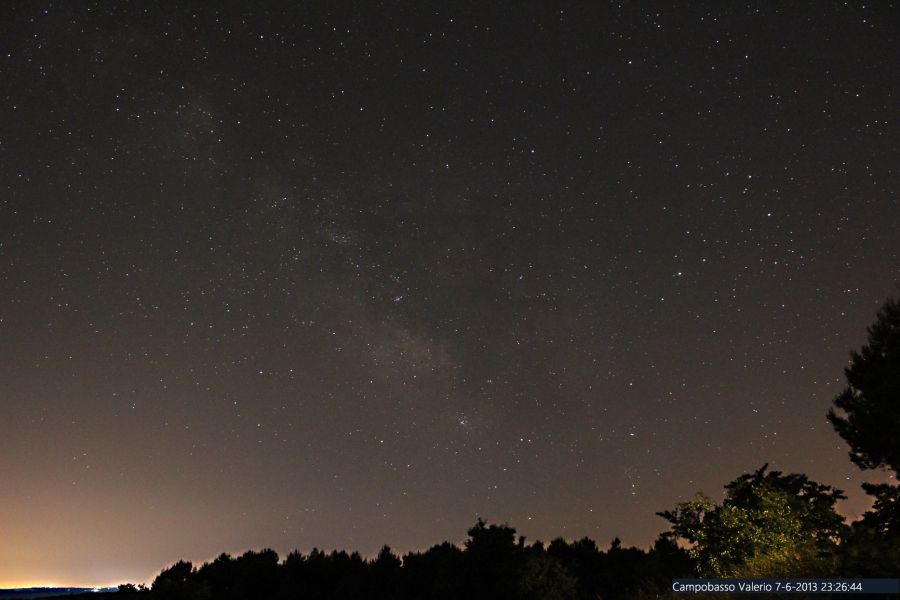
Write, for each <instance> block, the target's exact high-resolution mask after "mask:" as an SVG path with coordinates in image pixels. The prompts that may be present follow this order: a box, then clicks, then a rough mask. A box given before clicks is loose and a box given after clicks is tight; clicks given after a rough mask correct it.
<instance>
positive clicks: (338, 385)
mask: <svg viewBox="0 0 900 600" xmlns="http://www.w3.org/2000/svg"><path fill="white" fill-rule="evenodd" d="M176 4H179V5H180V7H178V8H176V7H175V5H176ZM262 4H263V3H254V2H233V3H224V4H222V5H219V3H212V2H196V3H192V2H179V3H156V2H130V3H126V2H4V3H3V4H2V8H0V103H2V108H0V290H2V294H0V409H2V410H0V587H9V586H14V585H28V584H80V585H94V584H105V583H116V582H121V581H126V580H130V581H148V580H150V579H152V577H153V576H154V575H155V574H156V573H158V571H159V569H160V568H162V567H163V566H166V565H168V564H171V563H173V562H174V561H176V560H177V559H179V558H185V559H190V560H194V561H201V562H202V561H203V560H206V559H209V558H211V557H213V556H215V555H217V554H218V553H220V552H223V551H227V552H232V553H234V552H242V551H244V550H247V549H249V548H262V547H272V548H274V549H276V550H277V551H279V552H280V553H282V554H284V553H285V552H287V551H289V550H291V549H293V548H299V549H301V550H303V551H309V550H310V549H311V548H312V547H313V546H318V547H320V548H323V547H324V548H326V549H331V548H347V549H356V550H359V551H360V552H361V553H363V554H364V555H371V554H374V553H375V552H376V551H377V550H378V548H380V546H381V545H382V544H384V543H387V544H390V545H391V546H392V547H393V548H394V549H395V550H396V551H400V552H403V551H408V550H415V549H423V548H426V547H428V546H430V545H431V544H434V543H438V542H440V541H443V540H450V541H453V542H459V541H461V540H462V539H463V538H464V537H465V531H466V529H467V528H468V527H469V526H471V525H472V524H473V523H474V522H475V520H476V518H477V517H478V516H481V517H485V518H487V519H489V520H491V521H493V522H505V521H508V522H509V523H510V524H511V525H512V526H514V527H516V528H517V529H518V530H519V532H520V533H521V534H524V535H526V536H528V538H529V539H531V540H534V539H543V540H549V539H552V538H553V537H556V536H563V537H565V538H569V539H572V538H580V537H582V536H590V537H591V538H593V539H595V540H597V541H598V543H599V545H600V546H601V547H604V548H605V547H606V546H607V545H608V543H609V541H610V540H611V539H612V538H613V537H614V536H619V537H621V538H622V540H623V542H624V543H625V544H635V545H639V546H646V545H648V544H650V543H651V542H652V541H653V539H654V538H655V536H656V534H657V533H658V532H660V531H663V530H664V529H666V523H665V522H664V521H663V520H662V519H660V518H658V517H656V516H655V515H654V513H655V512H656V511H659V510H665V509H668V508H671V507H672V506H673V505H674V503H675V502H678V501H681V500H685V499H688V498H690V497H692V496H693V494H694V492H696V491H698V490H704V491H706V492H707V493H709V494H711V495H713V496H714V497H716V498H719V497H720V493H721V489H722V486H723V485H724V484H725V483H726V482H728V481H730V480H731V479H733V478H734V477H736V476H738V475H739V474H740V473H742V472H744V471H748V470H752V469H756V468H758V467H760V466H761V465H762V464H763V463H765V462H769V463H771V465H772V466H773V467H774V468H777V469H781V470H784V471H800V472H804V473H807V474H808V475H809V476H810V477H812V478H814V479H817V480H819V481H822V482H824V483H829V484H833V485H836V486H837V487H839V488H842V489H845V490H846V491H847V492H848V493H849V495H850V500H848V501H847V502H844V503H843V504H842V511H843V512H844V513H845V514H847V515H851V516H853V515H856V514H858V513H859V512H860V511H861V510H864V509H865V508H866V506H867V505H866V499H865V496H864V494H863V493H862V492H861V491H860V490H859V484H860V482H861V481H862V475H863V474H862V473H861V472H860V471H859V470H858V469H857V468H856V467H855V466H853V465H852V464H851V463H850V461H849V459H848V457H847V449H846V446H845V445H844V444H843V442H842V440H841V439H840V438H839V437H838V436H837V434H836V433H834V432H833V430H832V428H831V426H830V425H829V424H828V423H827V421H826V419H825V413H826V411H827V409H828V408H829V405H830V402H831V399H832V398H833V397H834V395H835V394H836V393H837V392H838V391H839V390H840V389H841V388H842V387H843V385H844V379H843V373H842V368H843V367H844V365H845V364H846V363H847V360H848V358H849V350H850V349H851V348H858V347H859V346H860V345H862V344H863V343H864V342H865V336H866V331H865V329H866V326H868V325H869V324H871V323H872V322H873V321H874V318H875V312H876V310H877V309H878V307H879V306H880V305H881V303H882V302H883V301H884V300H885V299H886V298H887V297H888V296H891V295H897V293H898V288H897V283H898V281H900V241H898V240H900V235H898V232H900V206H898V194H897V189H898V183H900V182H898V167H900V161H898V157H900V152H898V140H900V126H898V108H900V103H898V101H897V97H896V88H897V84H898V75H897V73H898V63H900V60H898V59H900V49H898V48H900V47H898V40H897V34H898V28H897V24H898V23H900V11H898V10H897V7H895V6H894V5H893V4H892V3H891V2H875V1H873V2H871V3H866V4H865V5H864V4H862V3H853V2H851V3H846V4H844V3H832V2H818V1H817V2H808V3H799V2H798V3H780V2H762V1H761V2H753V3H738V2H718V1H717V2H710V3H708V5H705V6H704V5H703V3H701V2H687V3H683V4H682V5H680V6H678V7H673V6H662V5H658V6H651V4H650V3H646V2H633V3H627V2H623V3H616V2H612V3H607V2H603V3H601V2H597V3H584V4H585V5H584V6H579V5H569V4H565V5H563V4H559V5H557V4H554V3H551V2H535V3H527V4H517V3H496V4H495V5H494V6H487V4H488V3H485V2H473V3H463V2H460V3H451V4H448V5H445V4H444V3H440V4H430V3H421V2H409V3H404V4H393V3H392V4H383V3H376V2H364V3H360V6H355V5H353V4H352V3H342V2H324V3H321V4H318V3H317V4H315V5H312V4H309V3H299V2H298V3H296V4H297V5H296V6H295V5H294V3H284V4H283V5H282V4H279V3H265V4H267V5H268V8H263V7H262Z"/></svg>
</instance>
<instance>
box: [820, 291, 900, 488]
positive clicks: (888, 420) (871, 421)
mask: <svg viewBox="0 0 900 600" xmlns="http://www.w3.org/2000/svg"><path fill="white" fill-rule="evenodd" d="M868 332H869V337H868V343H867V344H866V345H865V346H863V347H862V349H861V350H860V351H859V352H852V353H851V355H850V356H851V363H850V366H848V367H847V368H846V369H844V374H845V375H846V377H847V387H846V388H845V389H844V391H843V392H841V393H840V394H839V395H838V396H837V397H836V398H835V399H834V406H835V408H837V409H839V410H840V411H842V414H843V416H842V414H839V413H838V412H837V411H836V410H835V409H834V408H832V409H831V410H830V411H829V412H828V420H829V421H831V424H832V425H833V426H834V429H835V430H836V431H837V432H838V434H839V435H840V436H841V437H842V438H844V440H845V441H846V442H847V444H849V445H850V460H852V461H853V462H854V464H856V465H858V466H859V467H860V468H862V469H879V468H888V469H892V470H893V471H894V473H895V474H897V475H900V304H898V302H897V301H896V300H893V299H888V301H887V302H885V304H884V306H883V307H882V308H881V310H879V311H878V317H877V319H876V321H875V323H874V324H873V325H872V326H871V327H869V329H868Z"/></svg>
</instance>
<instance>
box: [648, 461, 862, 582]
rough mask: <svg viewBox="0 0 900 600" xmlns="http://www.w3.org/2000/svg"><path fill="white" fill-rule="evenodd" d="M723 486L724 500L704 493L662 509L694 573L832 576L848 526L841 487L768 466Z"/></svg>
mask: <svg viewBox="0 0 900 600" xmlns="http://www.w3.org/2000/svg"><path fill="white" fill-rule="evenodd" d="M767 468H768V465H763V467H762V468H761V469H759V470H757V471H755V472H754V473H752V474H745V475H742V476H740V477H738V478H737V479H735V480H734V481H732V482H731V483H729V484H728V485H726V486H725V490H726V495H725V500H724V501H723V502H722V504H721V505H720V504H716V503H715V502H714V501H713V500H712V499H710V498H709V497H707V496H704V495H703V494H698V495H697V498H696V499H694V500H692V501H689V502H682V503H679V504H678V505H676V507H675V510H672V511H665V512H661V513H657V514H659V515H660V516H661V517H663V518H664V519H666V520H667V521H669V522H670V523H671V527H672V532H671V535H673V536H674V537H676V538H681V539H684V540H686V541H687V542H688V543H689V544H690V545H691V546H690V548H689V550H688V552H689V554H690V556H691V557H692V558H693V559H694V561H695V564H696V568H697V571H698V572H699V573H701V574H703V575H713V576H729V575H732V576H737V575H745V576H764V575H767V576H773V577H777V576H791V575H804V574H806V575H810V576H812V575H815V574H818V573H821V574H827V573H828V572H829V570H830V569H831V568H832V566H831V565H830V563H829V561H830V560H831V559H830V557H831V556H832V555H833V553H834V550H835V548H836V547H837V545H838V543H839V542H840V539H841V535H842V534H843V533H844V531H845V526H844V525H843V520H842V518H841V516H840V515H839V514H838V513H837V512H836V511H835V504H836V502H837V501H838V500H839V499H842V498H844V497H845V496H844V495H843V493H842V492H841V491H840V490H836V489H834V488H832V487H830V486H827V485H822V484H819V483H816V482H814V481H810V480H809V479H808V478H807V477H806V476H805V475H800V474H790V475H783V474H782V473H780V472H779V471H771V472H768V473H767V472H766V469H767Z"/></svg>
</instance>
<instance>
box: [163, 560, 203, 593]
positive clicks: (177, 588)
mask: <svg viewBox="0 0 900 600" xmlns="http://www.w3.org/2000/svg"><path fill="white" fill-rule="evenodd" d="M194 574H195V571H194V567H193V565H192V564H191V563H190V562H188V561H184V560H180V561H178V562H177V563H175V564H174V565H172V566H171V567H169V568H168V569H166V570H164V571H163V572H162V573H160V574H159V575H158V576H157V577H156V579H154V580H153V586H152V587H151V590H152V592H153V598H159V599H161V600H207V599H208V598H211V595H210V592H209V589H208V588H207V587H205V586H203V585H201V584H200V583H199V582H197V581H196V580H195V579H194V577H193V575H194Z"/></svg>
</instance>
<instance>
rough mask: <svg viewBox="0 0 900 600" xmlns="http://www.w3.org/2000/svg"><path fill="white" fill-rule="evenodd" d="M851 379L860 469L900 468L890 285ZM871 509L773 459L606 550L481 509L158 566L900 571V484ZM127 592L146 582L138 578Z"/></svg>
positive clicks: (626, 576)
mask: <svg viewBox="0 0 900 600" xmlns="http://www.w3.org/2000/svg"><path fill="white" fill-rule="evenodd" d="M845 376H846V381H847V386H846V388H845V389H844V390H843V391H842V392H841V393H840V394H839V395H838V396H837V397H836V398H835V399H834V401H833V407H832V408H831V410H830V411H829V412H828V415H827V417H828V420H829V421H830V422H831V424H832V426H833V427H834V429H835V431H836V432H837V433H838V434H839V435H840V436H841V437H842V438H843V439H844V441H845V442H846V443H847V445H848V446H849V448H850V459H851V461H852V462H853V463H854V464H856V465H857V466H859V467H860V468H861V469H867V470H881V471H888V472H892V473H893V478H894V480H895V481H896V479H897V477H898V476H900V304H898V302H897V301H896V300H893V299H889V300H888V301H887V302H885V304H884V306H883V307H882V308H881V310H880V311H879V312H878V315H877V319H876V321H875V323H874V324H873V325H872V326H871V327H869V329H868V340H867V343H866V345H864V346H863V347H862V348H861V349H860V350H859V351H858V352H853V353H852V354H851V361H850V364H849V366H848V367H847V368H846V369H845ZM863 488H864V489H865V491H866V492H867V493H868V494H869V495H871V496H872V499H873V506H872V509H871V510H869V511H868V512H866V513H865V514H864V515H863V516H862V517H861V518H860V519H858V520H856V521H854V522H852V523H847V522H845V520H844V518H843V517H841V515H840V514H838V512H837V510H836V503H837V502H838V500H840V499H843V498H845V496H844V494H843V492H842V491H841V490H839V489H836V488H833V487H831V486H829V485H825V484H822V483H818V482H816V481H812V480H810V479H809V478H808V477H807V476H806V475H803V474H800V473H788V474H785V473H782V472H780V471H773V470H769V468H768V465H763V466H762V467H761V468H759V469H757V470H755V471H753V472H751V473H746V474H743V475H740V476H739V477H737V478H736V479H734V480H733V481H731V482H729V483H728V484H726V485H725V495H724V499H723V500H722V501H721V502H715V501H714V500H713V499H712V498H710V497H708V496H706V495H704V494H702V493H700V494H698V495H697V497H696V498H694V499H692V500H690V501H687V502H681V503H678V504H676V505H675V506H674V507H673V508H672V509H670V510H666V511H662V512H659V513H657V514H658V515H659V516H661V517H662V518H663V519H665V520H666V521H667V522H668V523H669V529H668V530H667V531H665V532H663V533H661V534H660V536H659V538H658V539H657V540H656V542H655V543H654V545H653V546H652V547H651V548H650V549H648V550H643V549H639V548H633V547H632V548H625V547H622V545H621V543H620V542H619V540H618V539H615V540H613V541H612V543H611V544H610V546H609V547H608V548H607V549H606V550H601V549H600V548H599V547H598V546H597V544H596V543H595V542H594V541H593V540H591V539H589V538H584V539H581V540H577V541H572V542H568V541H566V540H563V539H561V538H559V539H556V540H553V541H552V542H550V543H549V544H546V545H545V544H544V543H542V542H540V541H537V542H533V543H526V540H525V538H524V537H517V535H516V530H515V529H514V528H512V527H510V526H509V525H506V524H502V525H499V524H488V523H486V522H484V521H482V520H479V521H478V522H476V523H475V525H474V526H473V527H472V528H471V529H469V531H468V539H467V540H466V542H465V543H464V544H463V547H459V546H456V545H453V544H450V543H448V542H444V543H442V544H439V545H436V546H433V547H432V548H430V549H428V550H426V551H424V552H411V553H408V554H406V555H404V556H402V557H401V556H398V555H396V554H395V553H393V552H392V551H391V549H390V548H389V547H387V546H385V547H383V548H382V550H381V552H379V554H378V556H377V557H375V558H373V559H365V558H363V557H362V556H360V555H359V554H358V553H355V552H354V553H350V554H348V553H347V552H345V551H332V552H329V553H326V552H323V551H321V550H318V549H314V550H313V551H312V552H310V553H309V554H302V553H300V552H297V551H295V552H292V553H291V554H289V555H288V556H286V557H285V558H284V560H280V559H279V557H278V554H277V553H276V552H275V551H274V550H269V549H267V550H262V551H258V552H256V551H251V552H247V553H245V554H243V555H241V556H238V557H232V556H229V555H227V554H222V555H220V556H219V557H218V558H216V559H215V560H213V561H212V562H208V563H205V564H203V565H201V566H199V567H194V566H193V565H192V564H191V563H190V562H186V561H179V562H177V563H175V564H174V565H172V566H171V567H169V568H167V569H165V570H164V571H163V572H162V573H160V574H159V576H158V577H156V579H155V581H154V582H153V585H152V586H151V588H150V590H146V592H148V593H147V595H149V596H152V597H153V599H154V600H155V599H156V598H159V599H161V600H200V599H208V600H238V599H241V600H243V599H248V598H254V599H259V600H282V599H284V600H287V599H289V598H290V599H294V600H319V599H322V600H324V599H345V600H355V599H360V600H361V599H366V600H379V599H383V600H388V599H390V600H406V599H409V600H413V599H431V600H442V599H450V598H453V599H457V598H467V599H468V600H479V599H497V598H508V599H521V600H531V599H535V600H537V599H542V600H556V599H559V600H562V599H570V600H576V599H578V600H580V599H585V600H587V599H592V600H594V599H597V598H603V599H605V600H616V599H625V598H629V599H638V600H640V599H643V598H661V597H668V596H669V591H670V590H671V581H672V579H673V578H675V577H692V576H701V577H826V576H827V577H888V576H891V577H896V576H897V575H898V574H900V487H898V486H897V485H890V484H878V485H875V484H863ZM121 590H122V591H123V592H138V593H140V590H138V589H137V588H135V587H134V586H132V585H124V586H121Z"/></svg>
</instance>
